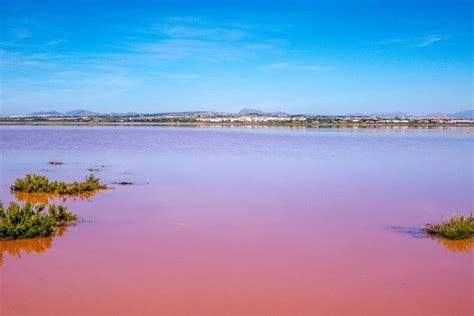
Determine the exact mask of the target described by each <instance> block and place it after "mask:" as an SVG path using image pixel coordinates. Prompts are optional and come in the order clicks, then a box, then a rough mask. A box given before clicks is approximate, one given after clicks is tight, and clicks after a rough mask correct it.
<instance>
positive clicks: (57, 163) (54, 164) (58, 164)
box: [48, 160, 64, 166]
mask: <svg viewBox="0 0 474 316" xmlns="http://www.w3.org/2000/svg"><path fill="white" fill-rule="evenodd" d="M63 164H64V162H62V161H60V160H51V161H48V165H52V166H61V165H63Z"/></svg>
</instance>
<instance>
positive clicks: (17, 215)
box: [0, 202, 78, 240]
mask: <svg viewBox="0 0 474 316" xmlns="http://www.w3.org/2000/svg"><path fill="white" fill-rule="evenodd" d="M77 219H78V218H77V216H76V215H75V214H73V213H71V212H70V211H68V209H67V208H66V207H65V206H62V205H50V206H49V208H48V210H47V211H46V207H45V206H44V205H43V204H31V203H25V204H23V205H20V204H18V203H15V202H10V204H9V205H8V207H7V208H6V209H4V207H3V203H0V240H10V239H24V238H35V237H48V236H52V235H54V233H55V232H56V229H57V228H58V227H60V226H63V225H67V224H70V223H73V222H75V221H77Z"/></svg>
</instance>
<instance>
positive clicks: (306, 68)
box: [269, 62, 330, 71]
mask: <svg viewBox="0 0 474 316" xmlns="http://www.w3.org/2000/svg"><path fill="white" fill-rule="evenodd" d="M269 68H271V69H284V70H304V71H322V70H328V69H330V68H329V67H324V66H317V65H306V64H299V63H294V62H290V63H274V64H271V65H270V66H269Z"/></svg>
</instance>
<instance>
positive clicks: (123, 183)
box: [115, 181, 133, 185]
mask: <svg viewBox="0 0 474 316" xmlns="http://www.w3.org/2000/svg"><path fill="white" fill-rule="evenodd" d="M115 184H118V185H132V184H133V182H130V181H119V182H115Z"/></svg>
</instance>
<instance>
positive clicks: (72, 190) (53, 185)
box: [10, 174, 107, 195]
mask: <svg viewBox="0 0 474 316" xmlns="http://www.w3.org/2000/svg"><path fill="white" fill-rule="evenodd" d="M10 188H11V190H12V191H13V192H24V193H56V194H60V195H62V194H68V195H73V194H79V193H85V192H94V191H97V190H105V189H107V186H106V185H105V184H102V183H101V182H100V179H99V178H96V177H94V175H93V174H91V175H90V176H88V177H86V179H85V181H83V182H76V181H74V182H72V183H65V182H63V181H50V180H49V179H48V177H46V176H42V175H36V174H27V175H26V176H25V178H23V179H16V181H15V184H13V185H12V186H11V187H10Z"/></svg>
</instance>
